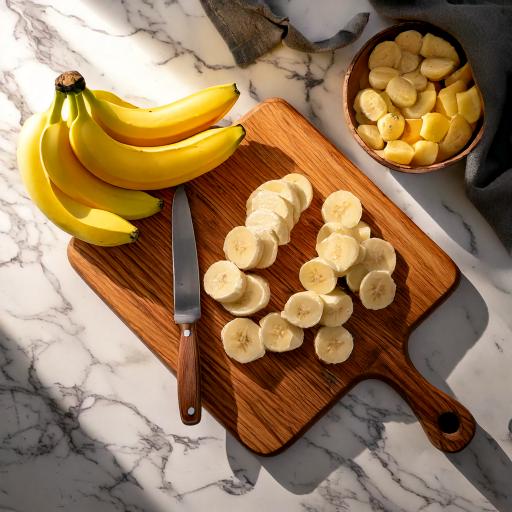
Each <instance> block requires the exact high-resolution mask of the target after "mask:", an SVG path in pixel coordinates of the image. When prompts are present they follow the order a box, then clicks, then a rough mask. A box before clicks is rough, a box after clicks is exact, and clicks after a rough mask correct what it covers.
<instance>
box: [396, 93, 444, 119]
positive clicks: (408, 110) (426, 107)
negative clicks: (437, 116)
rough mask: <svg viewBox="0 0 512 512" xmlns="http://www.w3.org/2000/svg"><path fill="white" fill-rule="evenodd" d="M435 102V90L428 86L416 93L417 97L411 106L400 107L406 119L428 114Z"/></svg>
mask: <svg viewBox="0 0 512 512" xmlns="http://www.w3.org/2000/svg"><path fill="white" fill-rule="evenodd" d="M435 104H436V91H435V89H434V88H433V87H429V86H428V85H427V88H426V89H425V90H424V91H422V92H420V93H418V99H417V100H416V103H415V104H414V105H413V106H412V107H405V108H403V109H402V112H403V114H404V116H405V117H406V118H408V119H420V118H421V116H424V115H425V114H428V113H429V112H431V111H432V109H433V108H434V105H435Z"/></svg>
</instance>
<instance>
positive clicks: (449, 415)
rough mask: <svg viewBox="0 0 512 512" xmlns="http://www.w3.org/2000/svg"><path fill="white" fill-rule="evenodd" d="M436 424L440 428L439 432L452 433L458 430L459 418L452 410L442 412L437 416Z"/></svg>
mask: <svg viewBox="0 0 512 512" xmlns="http://www.w3.org/2000/svg"><path fill="white" fill-rule="evenodd" d="M437 424H438V425H439V428H440V429H441V432H443V433H445V434H454V433H455V432H457V430H459V427H460V419H459V416H458V415H457V414H455V413H454V412H451V411H449V412H443V413H441V414H440V415H439V417H438V418H437Z"/></svg>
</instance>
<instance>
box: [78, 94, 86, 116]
mask: <svg viewBox="0 0 512 512" xmlns="http://www.w3.org/2000/svg"><path fill="white" fill-rule="evenodd" d="M75 103H76V106H77V108H78V115H79V116H80V115H87V107H86V106H85V102H84V96H83V94H82V93H81V92H80V93H78V94H75Z"/></svg>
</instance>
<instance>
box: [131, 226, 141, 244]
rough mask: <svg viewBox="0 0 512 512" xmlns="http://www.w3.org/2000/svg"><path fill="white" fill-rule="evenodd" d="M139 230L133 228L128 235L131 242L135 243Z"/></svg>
mask: <svg viewBox="0 0 512 512" xmlns="http://www.w3.org/2000/svg"><path fill="white" fill-rule="evenodd" d="M139 234H140V232H139V230H138V229H137V228H135V229H134V230H133V231H132V232H131V233H130V238H131V239H132V242H135V241H137V240H138V239H139Z"/></svg>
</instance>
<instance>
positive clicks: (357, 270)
mask: <svg viewBox="0 0 512 512" xmlns="http://www.w3.org/2000/svg"><path fill="white" fill-rule="evenodd" d="M366 274H368V269H367V268H366V267H365V266H364V265H361V264H359V265H354V266H353V267H350V268H349V269H348V272H347V275H346V276H345V279H346V281H347V286H348V287H349V289H350V290H351V291H353V292H354V293H356V292H358V291H359V287H360V286H361V281H362V280H363V277H364V276H365V275H366Z"/></svg>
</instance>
